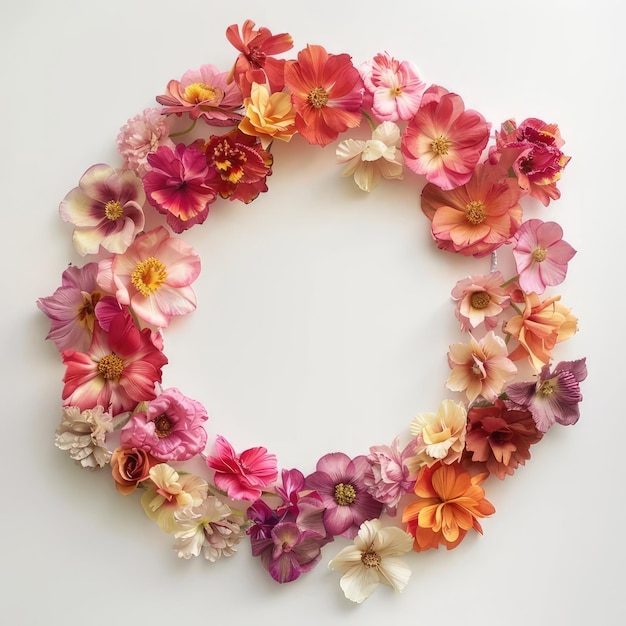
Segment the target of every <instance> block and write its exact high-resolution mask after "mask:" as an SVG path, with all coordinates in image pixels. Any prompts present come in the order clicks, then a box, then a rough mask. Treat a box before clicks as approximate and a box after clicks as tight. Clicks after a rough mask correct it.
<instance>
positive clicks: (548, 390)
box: [537, 379, 555, 397]
mask: <svg viewBox="0 0 626 626" xmlns="http://www.w3.org/2000/svg"><path fill="white" fill-rule="evenodd" d="M554 387H555V385H554V383H553V382H552V380H551V379H550V380H544V381H543V382H542V383H541V384H540V385H539V389H537V393H538V394H539V395H540V396H544V397H545V396H549V395H551V394H552V393H553V392H554Z"/></svg>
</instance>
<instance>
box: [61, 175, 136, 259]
mask: <svg viewBox="0 0 626 626" xmlns="http://www.w3.org/2000/svg"><path fill="white" fill-rule="evenodd" d="M145 201H146V196H145V193H144V191H143V188H142V186H141V180H140V179H139V178H138V177H137V176H136V175H135V173H134V172H131V171H129V170H118V169H114V168H112V167H109V166H108V165H104V164H103V163H99V164H97V165H92V166H91V167H90V168H89V169H88V170H87V171H86V172H85V173H84V174H83V175H82V176H81V178H80V180H79V181H78V187H75V188H74V189H72V190H71V191H70V192H69V193H68V194H67V195H66V196H65V198H63V200H62V202H61V204H60V206H59V213H60V215H61V218H62V219H63V221H65V222H70V223H72V224H74V234H73V242H74V247H75V248H76V251H77V252H78V254H80V255H81V256H85V255H87V254H96V253H97V252H98V251H99V249H100V246H102V247H103V248H104V249H105V250H108V251H109V252H113V253H115V254H121V253H122V252H125V251H126V249H127V248H128V246H130V244H131V243H132V242H133V241H134V239H135V237H136V236H137V234H138V233H139V232H141V231H142V230H143V227H144V223H145V218H144V214H143V204H144V202H145Z"/></svg>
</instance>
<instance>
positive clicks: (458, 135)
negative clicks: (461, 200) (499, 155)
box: [402, 85, 491, 190]
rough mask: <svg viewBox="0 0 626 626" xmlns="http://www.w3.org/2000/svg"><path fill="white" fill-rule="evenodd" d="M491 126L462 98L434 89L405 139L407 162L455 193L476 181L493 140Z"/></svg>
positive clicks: (407, 130)
mask: <svg viewBox="0 0 626 626" xmlns="http://www.w3.org/2000/svg"><path fill="white" fill-rule="evenodd" d="M490 127H491V125H490V124H488V123H487V122H486V121H485V118H484V117H483V116H482V115H481V114H480V113H478V112H477V111H473V110H467V111H466V110H465V105H464V103H463V100H462V98H461V96H459V95H457V94H455V93H450V92H449V91H447V90H446V89H444V88H442V87H438V86H436V85H433V86H431V87H429V88H428V89H427V90H426V92H425V93H424V96H423V100H422V104H421V106H420V108H419V110H418V112H417V113H416V114H415V116H414V117H413V118H412V119H411V120H410V121H409V123H408V125H407V128H406V131H405V132H404V135H403V137H402V154H403V155H404V161H405V163H406V165H407V167H409V168H410V169H411V170H413V171H414V172H415V173H416V174H421V175H423V176H425V177H426V180H427V181H428V182H430V183H433V184H435V185H437V186H438V187H440V188H441V189H445V190H448V189H454V188H455V187H459V186H461V185H464V184H465V183H466V182H467V181H469V179H470V178H471V177H472V173H473V171H474V168H475V167H476V164H477V163H478V161H479V159H480V156H481V154H482V151H483V149H484V148H485V146H486V145H487V141H488V140H489V129H490Z"/></svg>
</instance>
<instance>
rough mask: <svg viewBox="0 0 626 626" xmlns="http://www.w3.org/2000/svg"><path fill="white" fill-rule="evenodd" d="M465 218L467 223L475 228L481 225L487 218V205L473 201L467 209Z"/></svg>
mask: <svg viewBox="0 0 626 626" xmlns="http://www.w3.org/2000/svg"><path fill="white" fill-rule="evenodd" d="M465 217H467V221H468V222H469V223H470V224H473V225H474V226H477V225H478V224H481V223H482V222H484V221H485V218H486V217H487V212H486V211H485V205H484V204H483V203H482V202H481V201H480V200H472V201H471V202H470V203H469V204H468V205H467V206H466V207H465Z"/></svg>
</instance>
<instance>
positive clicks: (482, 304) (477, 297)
mask: <svg viewBox="0 0 626 626" xmlns="http://www.w3.org/2000/svg"><path fill="white" fill-rule="evenodd" d="M490 302H491V296H490V295H489V294H488V293H487V292H486V291H475V292H474V293H473V294H472V308H474V309H486V308H487V307H488V306H489V303H490Z"/></svg>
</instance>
